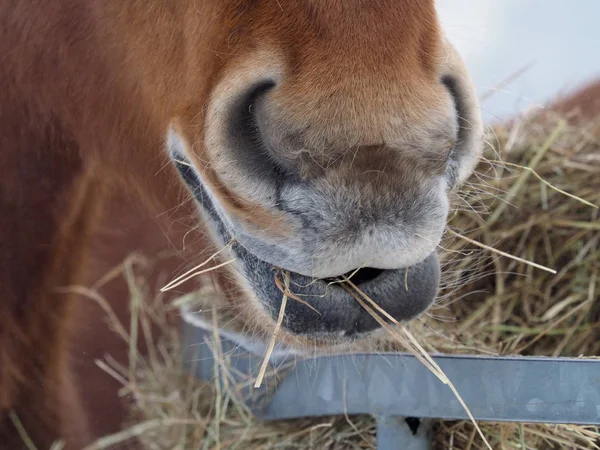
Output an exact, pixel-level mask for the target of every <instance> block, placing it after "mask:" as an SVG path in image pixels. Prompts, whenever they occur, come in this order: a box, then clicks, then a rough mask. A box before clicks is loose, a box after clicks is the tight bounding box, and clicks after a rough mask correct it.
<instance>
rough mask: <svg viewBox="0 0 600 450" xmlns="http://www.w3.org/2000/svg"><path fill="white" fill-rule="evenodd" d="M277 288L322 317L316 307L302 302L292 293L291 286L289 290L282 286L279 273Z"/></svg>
mask: <svg viewBox="0 0 600 450" xmlns="http://www.w3.org/2000/svg"><path fill="white" fill-rule="evenodd" d="M278 272H279V271H278ZM288 276H289V274H288ZM275 286H277V289H279V290H280V291H281V293H282V294H283V295H287V296H288V297H290V298H292V299H294V300H296V301H297V302H300V303H302V304H303V305H304V306H306V307H308V308H310V309H312V310H313V311H314V312H316V313H317V314H318V315H320V316H321V315H322V314H321V313H320V312H319V311H317V309H316V308H315V307H314V306H312V305H311V304H309V303H308V302H307V301H305V300H302V299H301V298H300V297H298V296H297V295H296V294H294V293H293V292H292V291H290V287H289V286H288V287H287V288H284V287H283V286H282V285H281V280H280V279H279V277H278V276H277V273H275Z"/></svg>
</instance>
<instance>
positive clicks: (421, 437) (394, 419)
mask: <svg viewBox="0 0 600 450" xmlns="http://www.w3.org/2000/svg"><path fill="white" fill-rule="evenodd" d="M376 419H377V450H431V448H432V437H433V434H432V424H431V421H430V420H421V421H420V422H419V425H418V428H417V429H416V433H414V434H413V430H411V428H410V427H409V425H408V423H407V422H406V418H404V417H400V416H377V417H376ZM415 420H416V419H415Z"/></svg>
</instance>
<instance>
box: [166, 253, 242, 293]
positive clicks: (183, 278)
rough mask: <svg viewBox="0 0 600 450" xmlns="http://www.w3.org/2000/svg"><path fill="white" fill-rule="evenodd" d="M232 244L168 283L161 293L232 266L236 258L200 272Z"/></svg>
mask: <svg viewBox="0 0 600 450" xmlns="http://www.w3.org/2000/svg"><path fill="white" fill-rule="evenodd" d="M232 244H233V241H231V242H229V244H227V245H226V246H224V247H223V248H222V249H221V250H219V251H217V252H215V253H213V254H212V255H210V256H209V257H208V258H207V259H206V260H205V261H203V262H201V263H200V264H198V265H197V266H194V267H192V268H191V269H190V270H188V271H187V272H185V273H183V274H181V275H179V276H178V277H177V278H175V279H174V280H171V281H170V282H169V283H167V284H166V285H164V286H163V287H162V288H160V292H167V291H170V290H171V289H174V288H176V287H177V286H179V285H181V284H183V283H185V282H186V281H188V280H190V279H192V278H194V277H196V276H198V275H202V274H203V273H206V272H210V271H212V270H216V269H219V268H221V267H223V266H226V265H227V264H231V263H232V262H234V261H235V258H232V259H230V260H228V261H225V262H223V263H220V264H217V265H216V266H212V267H209V268H207V269H202V270H198V269H200V268H201V267H204V266H205V265H206V264H208V263H209V262H210V261H213V260H214V259H215V258H216V257H217V256H218V255H219V254H220V253H221V252H224V251H225V250H227V249H228V248H229V247H231V245H232Z"/></svg>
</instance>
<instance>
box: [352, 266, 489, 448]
mask: <svg viewBox="0 0 600 450" xmlns="http://www.w3.org/2000/svg"><path fill="white" fill-rule="evenodd" d="M344 278H345V281H346V283H348V284H349V285H350V286H351V287H352V288H353V289H354V290H355V291H356V292H357V293H358V294H359V295H360V296H361V297H363V298H364V299H365V300H366V301H367V302H368V303H370V304H371V306H372V307H373V308H375V309H376V310H377V311H379V312H381V313H382V314H383V315H384V316H385V317H387V318H388V319H389V320H390V321H391V322H392V323H393V324H394V325H396V326H398V327H399V328H400V330H402V332H403V333H404V335H405V336H406V337H407V338H408V342H407V341H406V340H404V339H398V337H399V336H398V334H397V333H395V332H394V333H392V335H393V336H394V337H396V338H397V339H398V340H399V342H400V343H401V344H402V345H405V346H406V348H407V349H408V350H409V351H410V352H411V353H412V354H413V355H414V356H415V357H416V358H417V359H418V360H419V361H421V362H422V363H423V364H424V365H425V367H427V369H429V371H430V372H431V373H433V374H434V375H435V376H436V377H437V378H438V379H439V380H440V381H441V382H442V383H444V384H445V385H447V386H448V387H449V388H450V390H451V391H452V393H453V394H454V396H455V397H456V399H457V400H458V401H459V403H460V404H461V406H462V407H463V408H464V410H465V412H466V413H467V416H469V419H470V420H471V422H472V423H473V426H474V427H475V429H476V430H477V433H478V434H479V436H480V437H481V439H483V442H484V443H485V445H486V446H487V448H488V449H489V450H493V449H492V446H491V445H490V443H489V442H488V441H487V439H486V438H485V435H484V434H483V432H482V431H481V429H480V428H479V425H478V424H477V421H476V420H475V418H474V417H473V414H471V410H470V409H469V407H468V406H467V404H466V403H465V401H464V400H463V399H462V397H461V395H460V394H459V393H458V390H457V389H456V387H455V386H454V384H453V383H452V381H450V380H449V379H448V377H447V376H446V374H445V373H444V371H443V370H442V368H441V367H440V366H439V365H438V364H437V363H436V362H435V360H434V359H433V358H432V357H431V356H429V354H428V353H427V351H425V349H424V348H423V347H422V346H421V344H419V342H418V341H417V340H416V339H415V337H414V336H413V335H412V334H411V333H410V332H409V331H408V329H407V328H406V327H405V326H404V325H402V324H401V323H400V322H398V321H397V320H396V319H394V318H393V317H392V316H391V315H390V314H388V313H387V312H386V311H385V310H384V309H383V308H382V307H381V306H379V305H378V304H377V303H375V301H373V299H371V298H370V297H369V296H368V295H367V294H365V293H364V292H363V291H362V290H361V289H360V288H359V287H358V286H356V285H355V284H354V283H352V281H350V280H349V279H348V278H346V277H344ZM353 297H354V298H355V299H356V300H357V301H358V303H359V304H360V305H361V306H362V307H363V309H365V311H367V312H368V313H369V314H370V315H371V316H372V317H373V318H374V319H375V320H377V322H379V323H380V324H383V323H385V321H384V320H383V319H381V317H377V313H376V312H375V311H374V310H373V309H372V308H369V307H367V305H366V304H365V303H364V302H363V301H362V300H360V299H359V298H358V297H356V296H354V295H353ZM385 325H386V326H385V327H384V328H385V329H386V330H388V331H389V330H390V328H391V327H390V326H389V325H388V324H387V323H385ZM406 344H409V345H406Z"/></svg>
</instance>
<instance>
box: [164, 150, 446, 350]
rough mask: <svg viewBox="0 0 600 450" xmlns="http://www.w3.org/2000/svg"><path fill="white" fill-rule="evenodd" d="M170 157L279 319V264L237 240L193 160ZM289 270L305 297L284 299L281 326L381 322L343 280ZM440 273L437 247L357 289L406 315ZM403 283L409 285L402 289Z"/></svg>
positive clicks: (338, 331)
mask: <svg viewBox="0 0 600 450" xmlns="http://www.w3.org/2000/svg"><path fill="white" fill-rule="evenodd" d="M172 159H173V162H174V164H175V166H176V167H177V169H178V171H179V173H180V176H181V178H182V179H183V181H184V182H185V183H186V185H187V186H188V188H189V189H190V192H191V193H192V194H193V195H194V197H195V199H196V201H197V202H198V203H199V204H200V205H201V206H202V208H203V209H204V210H205V212H206V213H207V214H208V215H209V217H210V218H211V219H212V221H213V222H214V225H215V228H216V230H215V231H216V232H217V233H218V234H219V236H220V238H221V240H222V241H223V242H232V244H231V246H230V251H231V252H232V253H233V255H234V256H235V257H236V259H237V260H238V268H239V269H240V271H241V272H242V274H243V276H244V278H245V279H246V281H247V282H248V284H249V285H250V287H251V289H252V291H253V292H254V294H255V297H257V298H258V300H259V302H260V303H261V304H262V306H263V308H264V309H265V310H266V312H268V313H269V315H270V316H271V318H272V319H273V320H277V316H278V314H279V310H280V308H281V302H282V298H283V292H282V291H281V290H280V288H279V287H278V286H277V284H276V283H275V280H274V277H275V276H276V275H277V271H278V270H280V269H278V268H276V267H274V266H273V265H272V264H270V263H267V262H265V261H263V260H261V259H259V258H258V257H256V255H254V254H253V253H252V252H250V251H248V250H247V249H246V248H245V247H244V246H242V245H241V244H240V243H239V242H237V241H232V239H231V238H232V236H231V233H230V230H229V229H228V227H227V225H226V224H225V222H224V221H223V219H222V218H221V217H220V214H219V213H218V211H217V209H216V208H215V205H214V204H213V202H212V201H211V199H210V195H209V194H208V192H207V191H206V190H205V188H204V185H203V183H202V181H201V180H200V178H199V176H198V175H197V173H196V172H195V171H194V169H193V168H192V166H191V165H189V163H187V161H186V159H185V157H184V156H183V155H181V154H180V153H179V154H178V153H175V152H172ZM288 273H289V277H290V284H291V286H293V289H292V290H293V292H294V294H295V296H296V297H298V298H300V299H302V300H303V302H299V301H289V302H287V305H286V311H285V312H286V314H285V317H284V322H283V327H284V328H285V329H286V330H287V331H288V332H290V333H292V334H297V335H304V336H309V337H325V338H327V337H332V336H333V337H334V338H338V337H339V336H344V338H345V339H351V338H353V337H355V336H357V335H361V334H364V333H368V332H370V331H374V330H375V329H378V328H380V325H379V323H378V322H377V321H376V320H375V319H374V318H373V317H372V316H371V315H370V314H368V313H367V311H365V310H364V309H363V308H362V306H361V305H359V304H358V302H357V301H356V299H355V298H354V297H353V296H352V295H350V294H349V293H348V292H347V291H346V290H345V289H344V288H342V287H341V286H339V285H336V284H331V283H327V282H326V281H324V280H323V279H316V278H313V277H308V276H305V275H301V274H299V273H296V272H288ZM439 278H440V269H439V261H438V258H437V253H436V252H433V253H431V254H430V255H429V256H428V257H427V258H426V259H425V260H423V261H422V262H420V263H418V264H415V265H413V266H411V267H409V268H406V269H392V270H385V271H384V272H382V274H380V275H379V276H378V277H376V278H375V279H373V280H370V281H368V282H366V283H364V284H361V286H360V289H361V291H362V292H363V293H364V294H365V295H367V296H368V297H369V298H371V299H372V300H373V301H375V302H376V303H377V304H378V305H379V306H380V307H381V308H383V309H384V310H386V312H388V313H389V314H390V315H391V316H392V317H394V318H395V319H396V320H398V321H406V320H411V319H413V318H414V317H416V316H418V315H420V314H421V313H423V312H424V311H425V310H426V309H427V308H428V307H429V306H430V305H431V303H432V302H433V301H434V300H435V297H436V296H437V291H438V285H439ZM407 286H409V287H410V289H406V287H407ZM307 304H309V305H310V307H308V306H307ZM386 321H388V320H386Z"/></svg>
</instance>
